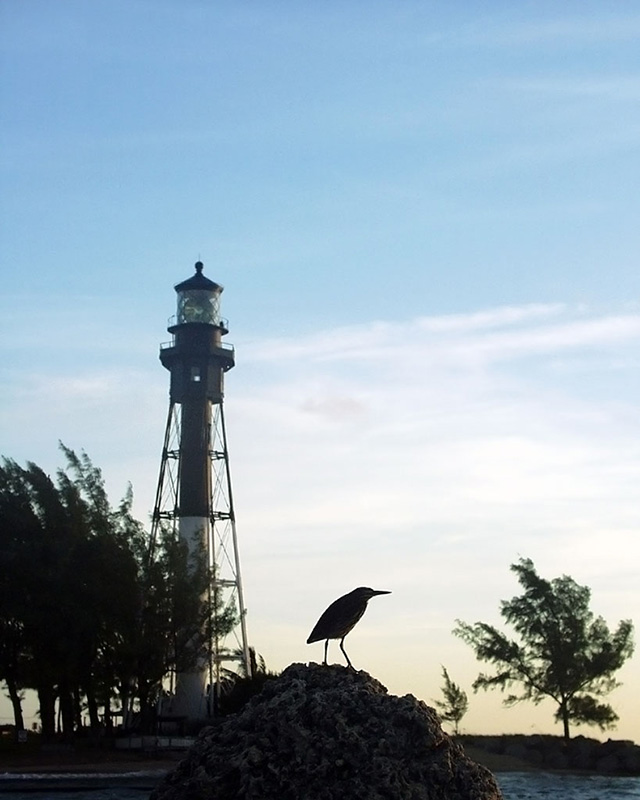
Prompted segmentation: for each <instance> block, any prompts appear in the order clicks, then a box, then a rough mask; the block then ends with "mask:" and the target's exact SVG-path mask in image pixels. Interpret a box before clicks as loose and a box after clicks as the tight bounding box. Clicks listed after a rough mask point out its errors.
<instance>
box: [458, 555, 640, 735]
mask: <svg viewBox="0 0 640 800" xmlns="http://www.w3.org/2000/svg"><path fill="white" fill-rule="evenodd" d="M511 570H512V571H513V572H515V573H516V575H517V576H518V581H519V583H520V585H521V586H522V587H523V589H524V592H523V593H522V594H521V595H519V596H516V597H513V598H512V599H511V600H507V601H502V602H501V608H500V613H501V615H502V617H503V618H504V620H505V622H507V623H508V624H509V625H511V626H512V627H513V628H514V629H515V631H516V633H517V634H518V637H519V638H518V639H517V640H516V639H510V638H508V637H507V636H506V635H505V634H503V633H501V632H500V631H498V630H497V629H496V628H494V627H493V626H491V625H488V624H486V623H483V622H476V623H474V624H473V625H471V624H469V623H466V622H461V621H460V620H457V621H456V622H457V625H456V628H455V629H454V634H455V635H456V636H459V637H460V638H461V639H462V640H463V641H465V642H466V643H467V644H469V645H470V646H471V647H472V648H473V649H474V650H475V653H476V657H477V658H478V660H479V661H486V662H489V663H492V664H494V665H495V667H496V670H497V671H496V672H495V674H492V675H487V674H484V673H481V674H480V675H479V676H478V677H477V678H476V680H475V681H474V684H473V686H474V689H476V690H477V689H490V688H494V687H497V688H499V689H500V690H502V691H504V690H505V689H510V688H511V687H514V686H519V687H520V693H519V694H516V693H512V694H509V695H508V696H507V697H506V698H505V701H504V702H505V705H507V706H511V705H513V704H515V703H517V702H519V701H521V700H531V701H532V702H534V703H536V704H537V703H539V702H541V700H543V699H544V698H545V697H549V698H551V699H552V700H553V701H554V702H555V703H556V711H555V718H556V720H557V721H559V722H561V723H562V725H563V732H564V736H565V738H566V739H569V723H570V722H573V723H575V724H577V725H580V724H587V725H597V726H599V727H600V729H601V730H605V729H606V728H610V727H613V726H614V725H615V723H616V722H617V720H618V715H617V714H616V713H615V711H614V710H613V709H612V708H611V706H609V705H607V704H605V703H600V702H598V700H597V698H600V697H603V696H605V695H607V694H608V693H609V692H611V691H612V690H613V689H615V688H616V686H618V685H619V684H618V682H617V681H616V680H615V678H614V674H615V673H616V672H617V671H618V670H619V669H620V667H621V666H622V665H623V664H624V662H625V661H626V660H627V659H628V658H629V657H630V656H631V655H632V653H633V625H632V623H631V621H630V620H622V621H621V622H620V623H619V625H618V627H617V629H616V630H615V631H614V632H613V633H611V632H610V631H609V628H608V626H607V624H606V622H605V621H604V619H602V617H595V616H594V614H593V612H592V611H591V610H590V608H589V603H590V598H591V592H590V590H589V588H588V587H587V586H580V585H579V584H577V583H576V582H575V581H574V580H573V578H571V577H569V576H568V575H563V576H562V577H560V578H554V579H553V580H550V581H549V580H546V579H544V578H541V577H540V576H539V575H538V574H537V572H536V570H535V567H534V564H533V562H532V561H531V560H530V559H520V561H519V562H518V563H516V564H512V565H511Z"/></svg>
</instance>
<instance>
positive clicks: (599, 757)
mask: <svg viewBox="0 0 640 800" xmlns="http://www.w3.org/2000/svg"><path fill="white" fill-rule="evenodd" d="M461 740H462V742H463V744H465V745H468V746H469V747H475V748H478V749H480V750H484V751H485V752H487V753H492V754H496V755H506V756H512V757H514V758H518V759H520V760H522V761H526V762H528V763H529V764H531V765H532V766H534V767H537V768H539V769H545V770H554V769H559V770H572V771H575V772H596V773H603V774H607V775H640V747H639V746H638V745H637V744H634V743H633V742H629V741H625V740H614V739H609V740H608V741H606V742H599V741H597V739H588V738H586V737H585V736H575V737H574V738H573V739H571V740H570V741H568V742H565V740H564V739H563V738H562V737H560V736H548V735H544V734H534V735H532V736H524V735H518V734H511V735H504V736H471V735H467V736H462V737H461Z"/></svg>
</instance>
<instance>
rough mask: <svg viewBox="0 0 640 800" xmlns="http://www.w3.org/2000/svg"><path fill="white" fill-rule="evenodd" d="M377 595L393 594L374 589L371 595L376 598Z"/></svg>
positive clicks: (384, 590)
mask: <svg viewBox="0 0 640 800" xmlns="http://www.w3.org/2000/svg"><path fill="white" fill-rule="evenodd" d="M376 594H391V592H387V591H386V589H381V590H380V591H378V590H377V589H373V590H372V592H371V595H372V596H374V595H376Z"/></svg>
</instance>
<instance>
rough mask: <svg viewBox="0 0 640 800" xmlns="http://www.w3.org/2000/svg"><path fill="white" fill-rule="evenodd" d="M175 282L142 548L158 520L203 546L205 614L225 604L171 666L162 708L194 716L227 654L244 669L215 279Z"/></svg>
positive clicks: (226, 363) (204, 707) (202, 716)
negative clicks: (229, 624) (192, 653)
mask: <svg viewBox="0 0 640 800" xmlns="http://www.w3.org/2000/svg"><path fill="white" fill-rule="evenodd" d="M203 269H204V267H203V264H202V262H201V261H198V262H197V263H196V265H195V274H194V275H192V277H190V278H188V279H187V280H185V281H182V282H181V283H178V284H176V286H175V287H174V288H175V291H176V295H177V308H176V315H175V317H172V318H171V319H170V320H169V327H168V330H169V333H171V335H172V339H171V341H170V342H168V343H166V344H163V345H161V346H160V361H161V363H162V365H163V366H164V367H165V368H166V369H167V370H168V371H169V373H170V385H169V413H168V416H167V423H166V428H165V436H164V443H163V448H162V459H161V464H160V474H159V478H158V487H157V491H156V500H155V504H154V511H153V521H152V537H151V540H152V546H153V543H154V542H155V541H156V539H157V534H158V530H159V528H160V526H165V527H168V528H169V529H170V530H171V531H173V532H174V534H175V536H177V537H178V538H179V539H180V541H181V542H183V543H185V544H186V546H187V548H188V552H189V554H190V555H191V556H194V555H195V554H197V553H199V554H202V553H204V554H205V556H206V558H207V559H208V566H209V569H210V574H211V581H210V583H211V585H210V586H209V594H210V598H211V599H212V602H211V608H212V609H213V613H214V614H216V613H222V612H225V611H226V612H228V611H229V610H231V611H235V619H237V625H236V627H235V629H234V630H233V631H231V632H230V633H223V634H221V633H220V630H219V626H217V625H216V620H215V619H212V620H211V624H210V626H208V627H209V628H210V629H211V631H212V632H213V634H212V635H211V636H210V637H209V639H210V641H209V642H208V648H207V649H208V652H207V653H206V654H205V655H203V656H202V658H201V659H200V662H199V663H197V664H196V665H195V666H194V667H193V668H192V669H191V670H190V671H188V672H178V674H177V675H176V679H175V693H174V694H173V695H172V697H171V698H170V701H169V706H170V707H167V704H166V703H165V706H164V707H163V709H162V713H163V714H164V715H167V714H168V715H171V716H176V717H180V718H182V719H186V720H187V721H188V722H189V723H194V722H195V723H197V722H202V721H204V720H206V719H207V717H209V716H211V714H212V713H213V712H214V709H215V702H214V692H215V687H219V686H220V684H221V681H220V679H221V676H222V671H223V669H224V668H225V664H227V662H237V663H236V665H240V667H241V669H242V671H243V672H244V674H246V675H249V674H250V659H249V647H248V644H247V632H246V610H245V607H244V599H243V591H242V581H241V576H240V557H239V552H238V540H237V534H236V524H235V511H234V506H233V494H232V487H231V473H230V469H229V451H228V447H227V434H226V427H225V418H224V407H223V400H224V375H225V373H226V372H228V371H229V370H230V369H231V368H232V367H233V366H234V364H235V351H234V348H233V346H232V345H229V344H227V343H225V342H223V341H222V337H223V336H224V335H226V334H227V333H228V327H227V324H228V323H227V321H226V320H225V319H223V317H222V316H221V315H220V295H221V294H222V291H223V287H222V286H221V285H220V284H218V283H216V282H215V281H212V280H210V279H209V278H207V277H206V276H205V275H204V274H203Z"/></svg>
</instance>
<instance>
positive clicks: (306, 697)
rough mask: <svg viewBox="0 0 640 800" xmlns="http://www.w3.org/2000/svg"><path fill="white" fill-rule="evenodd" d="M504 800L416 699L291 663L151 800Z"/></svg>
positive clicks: (216, 728)
mask: <svg viewBox="0 0 640 800" xmlns="http://www.w3.org/2000/svg"><path fill="white" fill-rule="evenodd" d="M187 798H188V799H189V800H205V798H206V799H207V800H230V798H237V799H238V800H249V798H255V799H256V800H258V798H260V800H276V799H277V800H338V798H340V799H342V798H344V800H347V799H348V800H383V798H384V800H501V798H502V795H501V794H500V791H499V789H498V787H497V785H496V782H495V780H494V778H493V775H492V774H491V773H490V772H489V771H488V770H487V769H485V768H484V767H481V766H480V765H478V764H476V763H474V762H473V761H471V760H470V759H469V758H467V756H466V755H465V754H464V751H463V750H462V748H461V747H460V746H459V745H458V744H456V743H455V742H454V741H453V740H452V739H451V737H449V736H448V735H447V734H446V733H444V732H443V731H442V728H441V727H440V722H439V720H438V717H437V714H436V712H435V711H433V709H431V708H428V707H427V706H426V705H425V704H424V703H422V702H420V701H418V700H416V698H415V697H413V696H412V695H405V696H404V697H396V696H394V695H390V694H388V693H387V690H386V689H385V687H384V686H382V684H380V683H378V681H376V680H375V679H374V678H372V677H371V676H370V675H368V674H367V673H366V672H354V671H351V670H348V669H346V668H344V667H340V666H321V665H319V664H309V665H308V666H307V665H304V664H292V665H291V666H290V667H288V668H287V669H286V670H285V671H284V672H283V673H282V675H281V676H280V677H278V678H276V679H274V680H273V681H269V682H268V683H267V684H266V685H265V687H264V689H263V690H262V692H261V693H260V694H259V695H257V696H256V697H254V698H253V699H252V700H251V701H250V702H249V703H248V704H247V705H246V706H245V707H244V708H243V709H242V710H241V711H240V712H239V713H238V714H235V715H233V716H231V717H226V718H223V719H220V720H218V721H217V722H216V724H214V725H213V726H211V727H208V728H205V729H204V730H203V731H202V732H201V734H200V736H199V738H198V740H197V741H196V743H195V744H194V746H193V747H192V749H191V750H190V752H189V754H188V755H187V757H186V758H185V760H184V761H182V762H181V763H180V764H179V765H178V767H177V768H176V769H175V770H174V771H173V772H171V773H169V774H168V775H167V776H166V777H165V778H164V779H163V780H162V782H161V783H160V785H159V786H157V787H156V789H155V790H154V791H153V793H152V795H151V800H187Z"/></svg>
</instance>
